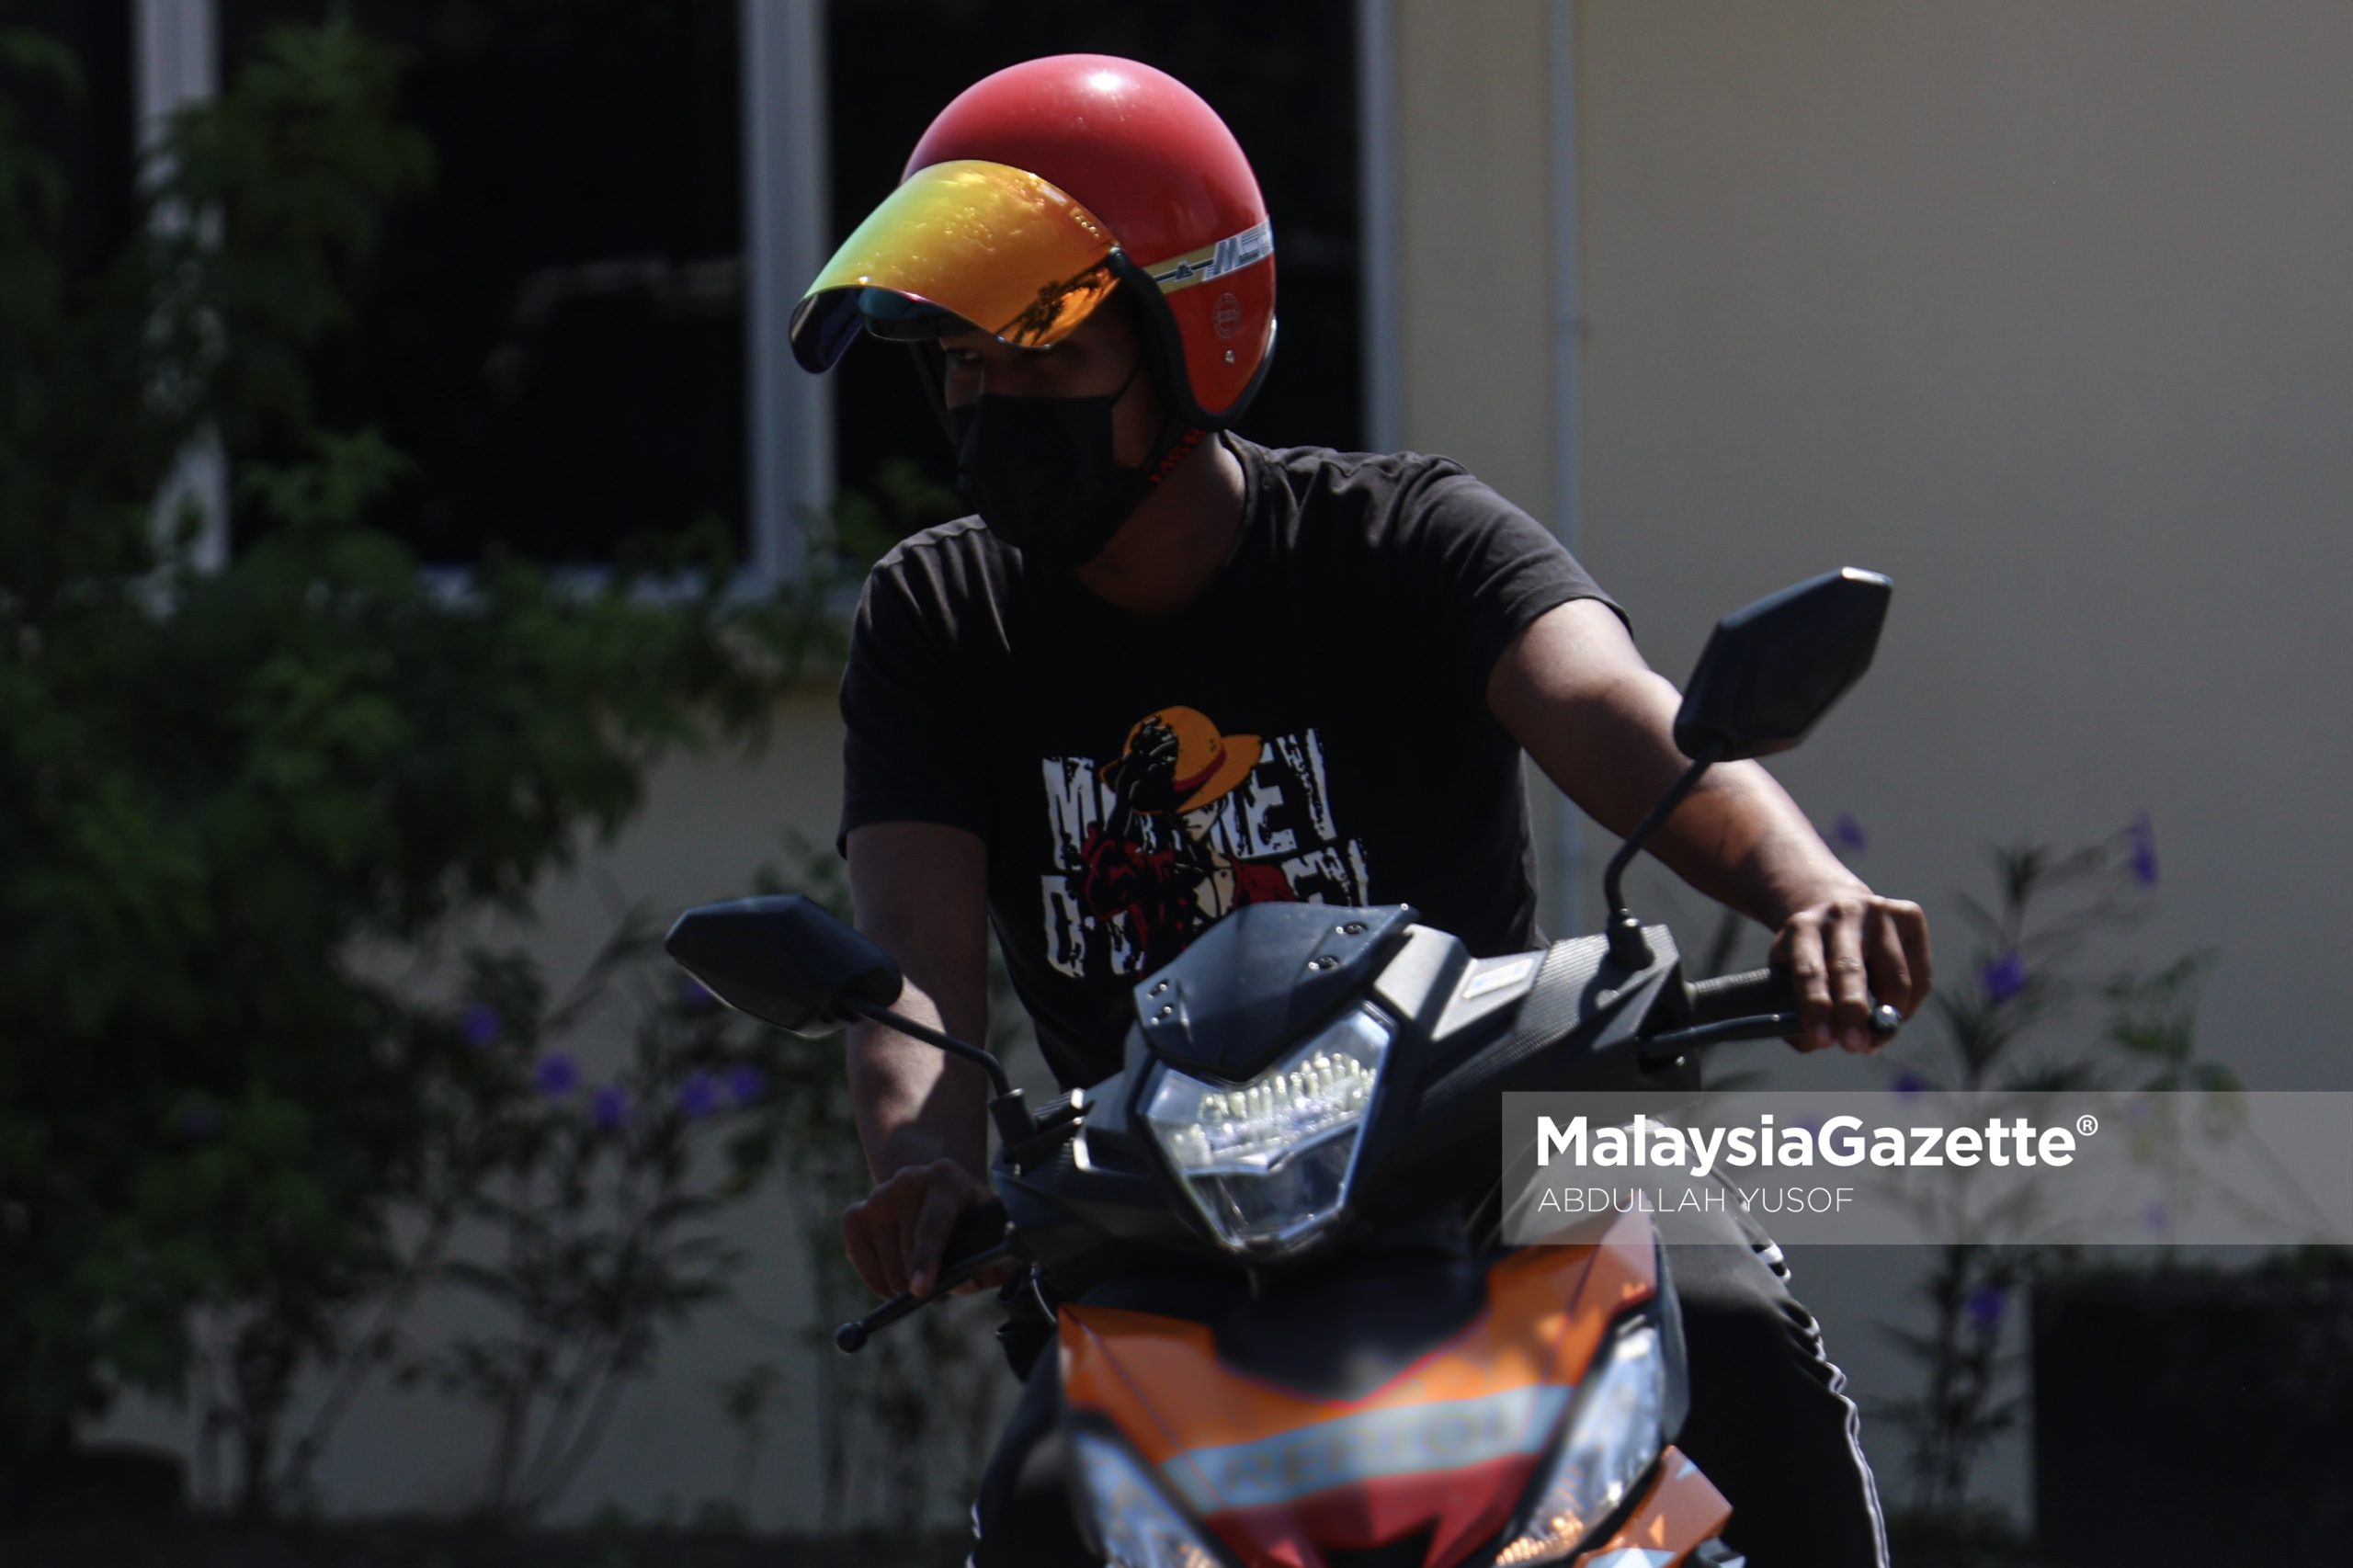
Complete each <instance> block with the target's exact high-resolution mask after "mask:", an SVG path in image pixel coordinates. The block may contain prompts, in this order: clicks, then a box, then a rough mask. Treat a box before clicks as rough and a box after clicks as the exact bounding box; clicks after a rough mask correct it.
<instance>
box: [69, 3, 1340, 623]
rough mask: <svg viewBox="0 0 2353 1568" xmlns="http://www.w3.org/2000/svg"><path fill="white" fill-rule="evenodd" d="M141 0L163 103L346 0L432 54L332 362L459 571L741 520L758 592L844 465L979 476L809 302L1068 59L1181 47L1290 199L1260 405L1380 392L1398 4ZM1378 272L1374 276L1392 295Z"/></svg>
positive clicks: (1250, 418)
mask: <svg viewBox="0 0 2353 1568" xmlns="http://www.w3.org/2000/svg"><path fill="white" fill-rule="evenodd" d="M131 7H132V14H133V16H134V17H136V18H137V23H136V26H137V28H138V29H139V30H140V31H141V34H142V37H141V41H140V42H139V44H138V46H137V50H136V53H137V55H138V59H139V70H140V74H141V77H140V82H139V83H138V84H137V86H138V93H139V101H140V102H141V103H142V105H143V106H145V109H146V111H147V112H151V113H152V112H154V111H156V110H158V109H159V108H162V107H167V106H168V105H169V104H170V103H172V102H175V101H178V99H180V98H183V97H187V96H190V95H193V94H200V93H203V92H207V91H210V90H212V89H213V85H214V83H215V82H216V81H217V80H219V79H224V78H226V77H228V76H230V75H232V74H233V73H234V72H235V70H236V69H237V66H238V64H239V63H240V62H241V61H242V60H243V59H244V58H245V57H246V56H247V55H248V54H249V52H250V51H251V50H252V48H253V46H254V44H255V42H256V40H257V39H258V37H259V36H260V35H261V34H262V33H263V32H264V31H265V30H266V29H267V28H269V27H271V26H273V25H275V24H278V23H280V22H289V21H292V22H315V21H318V20H320V19H322V18H324V17H326V16H328V15H329V14H331V13H335V12H340V13H341V14H344V15H347V16H348V17H351V18H352V19H353V20H354V21H355V23H356V24H357V25H358V27H359V28H361V29H362V30H364V31H366V32H368V33H369V34H370V35H372V36H375V37H378V38H381V39H384V40H388V41H391V42H392V43H394V44H396V45H399V46H401V47H402V48H404V49H405V50H407V51H409V53H410V55H411V63H410V67H409V72H408V74H407V76H406V78H405V87H404V108H405V111H406V113H407V115H408V117H409V118H410V119H411V121H412V122H413V123H414V124H415V125H416V126H417V127H418V128H419V129H421V130H422V131H425V133H426V136H427V137H428V138H429V139H430V141H431V142H432V143H433V145H434V147H435V149H436V152H437V154H438V163H439V171H438V183H437V187H436V189H435V190H434V191H433V192H432V193H431V195H430V196H429V197H428V198H426V199H425V200H423V201H422V202H420V203H417V204H415V205H414V206H413V207H412V208H411V209H409V210H406V211H405V212H404V213H402V214H400V215H399V216H398V218H397V220H396V222H395V223H394V225H393V227H392V232H391V233H390V234H389V236H388V240H387V243H386V245H385V247H384V250H383V253H382V255H381V257H380V258H379V261H378V263H377V265H376V266H375V267H374V268H373V270H372V272H371V274H370V276H369V278H366V279H364V280H363V284H362V288H363V298H362V299H361V300H360V301H358V324H357V326H356V328H355V329H354V330H352V331H351V332H350V333H349V334H347V335H346V336H345V337H344V339H343V340H341V341H340V342H338V343H337V344H336V345H335V347H334V348H333V349H332V351H331V352H330V353H329V354H328V355H327V356H326V357H325V361H324V367H323V374H324V386H323V388H322V398H321V413H322V416H323V417H324V419H325V420H326V421H327V422H328V423H330V424H331V425H333V426H336V427H354V426H361V425H366V424H371V423H372V424H375V425H377V426H381V428H382V429H383V430H384V432H385V433H386V435H387V437H388V438H390V439H391V440H392V443H393V444H394V445H396V446H397V447H399V448H400V449H402V450H403V451H404V452H405V453H407V454H408V455H409V456H410V457H411V458H412V459H414V460H415V461H416V462H417V463H418V465H419V467H420V470H421V472H422V474H423V476H424V483H420V484H418V485H417V486H416V488H415V493H414V497H413V505H411V506H408V507H406V508H404V509H402V511H401V515H400V516H399V517H397V518H396V520H394V521H393V523H392V526H393V527H394V528H396V530H397V531H399V532H400V533H401V534H402V536H403V537H404V539H406V540H408V541H409V542H410V543H411V545H412V546H414V547H415V549H416V551H418V553H419V555H420V557H421V558H422V559H423V560H424V561H426V562H427V563H428V564H431V565H437V566H444V567H463V566H465V565H467V564H469V563H471V562H473V561H474V560H476V559H477V558H478V557H479V556H480V554H481V552H482V551H483V549H484V548H485V547H486V546H487V545H489V544H490V543H492V542H493V541H497V542H500V543H503V544H504V545H505V546H506V547H508V548H510V549H513V550H515V551H519V552H521V553H525V554H528V555H529V556H531V557H534V558H536V559H539V560H541V561H545V562H551V563H559V564H578V565H589V566H594V565H596V564H598V563H601V562H608V561H609V560H610V559H611V556H612V551H613V550H614V548H615V546H616V545H617V543H618V542H619V541H620V540H623V539H624V538H627V537H629V536H630V535H631V534H635V533H640V532H646V531H654V532H662V531H669V530H675V529H678V528H687V527H689V526H692V525H694V524H696V523H697V522H699V521H701V520H702V519H705V518H717V519H719V520H721V521H722V523H724V524H725V525H726V526H727V528H729V529H730V530H731V532H732V533H733V537H734V538H735V539H736V540H737V541H738V543H739V545H740V546H741V548H742V550H743V551H744V554H745V559H746V561H747V562H748V563H749V566H750V569H751V570H750V577H751V579H752V580H753V582H755V583H757V582H760V581H764V580H772V579H773V578H774V577H775V576H776V575H778V574H789V573H790V572H791V571H792V570H793V569H794V564H795V562H797V561H798V559H799V551H800V549H801V544H800V540H801V528H802V523H803V521H804V520H805V519H806V517H808V516H809V515H810V514H811V512H812V511H813V510H814V509H817V508H820V507H823V506H825V505H827V504H828V502H829V501H830V498H831V496H832V495H833V494H834V492H835V481H836V477H837V476H838V479H839V481H840V483H843V484H846V485H849V486H856V487H859V488H870V487H872V486H873V484H874V483H875V479H876V476H877V474H878V473H879V472H881V469H882V467H883V465H884V464H885V463H886V462H887V461H889V460H893V459H898V460H911V461H913V462H915V463H916V464H917V465H919V466H920V467H921V468H922V469H923V470H925V471H926V472H928V473H929V474H930V476H931V477H933V478H934V479H936V480H939V481H942V482H945V481H947V480H949V478H951V477H952V465H951V460H950V456H949V451H948V449H947V445H946V442H945V440H944V439H943V438H942V437H941V436H940V434H939V432H938V428H937V426H936V425H935V424H934V423H933V420H932V418H931V415H930V414H929V411H928V409H927V407H926V404H925V402H924V400H923V398H922V396H921V394H920V392H918V390H917V389H916V387H915V384H914V381H913V378H912V376H911V375H910V374H909V373H908V370H907V368H906V366H905V365H904V362H903V357H901V356H897V355H892V354H878V353H874V352H866V353H860V354H854V355H852V356H850V357H849V358H848V360H847V361H846V362H845V364H844V365H843V366H842V367H841V368H840V369H838V370H836V371H835V373H834V374H833V375H832V376H830V377H826V378H823V379H820V378H813V377H809V376H805V375H803V374H802V373H801V370H800V369H799V368H798V367H797V366H796V365H794V364H793V363H792V360H791V357H790V351H789V348H788V347H787V345H786V342H785V338H784V324H785V320H786V318H787V317H788V316H789V314H790V310H791V307H792V305H793V304H794V302H795V301H797V300H798V298H799V295H800V290H801V287H802V286H803V285H804V284H805V282H806V281H807V279H808V278H810V277H812V276H813V274H814V273H815V271H816V268H817V267H818V266H819V265H820V264H821V263H822V262H823V260H824V257H825V256H827V255H829V254H830V253H831V251H832V249H833V247H834V245H835V244H836V243H838V241H839V240H840V239H841V238H842V237H843V236H844V235H845V234H847V233H848V232H849V229H850V228H851V227H852V226H854V225H855V224H856V222H858V220H859V219H860V218H862V217H863V216H864V215H865V213H866V211H867V210H870V208H871V207H872V205H873V204H874V203H875V202H876V201H878V200H880V199H881V197H882V195H883V194H884V193H886V192H887V191H888V190H889V189H890V188H891V187H892V185H893V184H894V183H895V182H896V180H897V178H898V174H899V170H900V167H901V165H902V164H903V163H904V159H905V157H906V154H907V153H908V151H909V150H910V149H911V148H912V147H913V146H914V145H915V140H916V138H917V137H918V136H919V135H920V134H921V132H922V130H923V128H924V126H925V125H926V123H927V122H928V121H929V119H930V118H931V117H932V115H934V114H935V113H937V112H938V109H939V108H941V107H942V106H943V105H945V104H946V103H947V102H948V100H949V98H951V97H954V96H955V94H956V93H957V92H959V91H961V89H962V88H963V87H965V86H967V85H970V84H971V83H972V81H974V80H975V79H977V78H978V77H979V76H980V75H982V74H984V73H986V72H988V71H990V70H994V69H996V68H998V67H1000V66H1003V65H1006V64H1010V63H1013V62H1016V61H1018V60H1022V59H1027V58H1030V57H1032V56H1035V55H1040V54H1048V53H1053V52H1058V51H1074V50H1078V51H1100V52H1107V53H1114V54H1123V55H1128V56H1130V57H1132V58H1135V59H1139V60H1142V61H1145V62H1150V63H1152V64H1154V65H1156V66H1159V67H1160V68H1161V69H1163V70H1165V71H1168V72H1169V73H1171V74H1174V75H1176V77H1178V78H1179V79H1180V80H1183V81H1185V82H1187V83H1188V84H1189V85H1192V86H1193V87H1194V88H1195V89H1196V90H1197V91H1199V92H1200V93H1201V95H1202V96H1203V97H1205V98H1207V99H1208V100H1209V101H1210V103H1211V105H1212V106H1213V107H1214V108H1217V109H1218V111H1219V112H1220V113H1221V114H1222V115H1223V116H1224V117H1225V118H1226V119H1227V120H1228V122H1229V123H1230V124H1231V125H1232V126H1233V130H1234V132H1235V134H1236V135H1237V136H1238V137H1239V138H1240V139H1241V141H1242V142H1243V145H1244V146H1245V149H1246V150H1247V151H1248V152H1249V153H1250V156H1251V158H1252V161H1253V163H1254V165H1256V170H1257V173H1258V176H1259V180H1260V184H1261V185H1262V186H1263V187H1264V188H1265V190H1266V194H1267V203H1268V206H1269V208H1270V210H1272V213H1273V215H1274V222H1275V232H1276V236H1277V246H1278V256H1279V261H1278V266H1279V268H1280V282H1281V294H1280V303H1279V313H1280V318H1281V321H1282V338H1281V344H1280V349H1279V354H1278V356H1277V363H1276V365H1275V367H1274V369H1273V370H1272V371H1271V372H1270V373H1269V375H1268V377H1267V382H1266V384H1265V386H1264V387H1263V388H1262V390H1261V392H1260V393H1259V395H1258V398H1257V400H1256V403H1254V404H1253V405H1252V408H1251V411H1250V413H1249V414H1248V415H1246V416H1245V419H1244V421H1243V424H1242V429H1243V431H1244V432H1245V434H1247V435H1249V436H1251V437H1254V438H1256V439H1258V440H1262V441H1266V442H1268V443H1270V444H1276V445H1281V444H1287V443H1291V442H1316V443H1323V444H1328V445H1333V446H1339V447H1348V446H1356V445H1360V444H1362V442H1363V440H1364V439H1365V434H1366V431H1367V428H1368V423H1369V421H1377V420H1378V418H1379V414H1378V410H1377V409H1376V410H1373V411H1370V412H1369V411H1368V409H1367V407H1366V406H1365V404H1366V402H1367V397H1368V394H1367V393H1366V392H1364V391H1363V390H1362V386H1363V382H1364V381H1365V379H1366V377H1367V376H1368V374H1370V376H1371V377H1372V379H1373V380H1374V381H1375V382H1376V383H1378V382H1379V381H1380V376H1381V368H1382V365H1383V364H1384V363H1385V361H1384V360H1383V358H1382V357H1381V355H1380V354H1379V353H1378V352H1373V353H1371V354H1370V355H1368V353H1367V352H1366V346H1365V340H1364V338H1363V335H1362V333H1361V330H1360V320H1361V316H1362V312H1363V310H1364V307H1365V301H1366V300H1367V298H1368V295H1367V284H1366V278H1367V277H1368V276H1369V275H1377V274H1378V270H1379V269H1378V267H1371V266H1370V265H1369V264H1368V262H1367V259H1366V258H1367V256H1368V247H1369V244H1370V242H1369V241H1368V240H1367V239H1366V238H1365V236H1364V230H1365V226H1366V222H1367V217H1368V215H1367V214H1365V213H1363V212H1362V211H1360V207H1361V204H1362V191H1363V188H1364V166H1365V165H1364V157H1363V153H1364V152H1365V151H1366V149H1365V148H1364V147H1362V146H1360V141H1361V138H1360V132H1359V124H1358V119H1359V113H1360V108H1362V106H1361V105H1360V104H1359V67H1360V65H1361V63H1362V62H1360V61H1359V59H1358V50H1359V44H1360V43H1363V44H1365V45H1367V46H1368V47H1370V46H1372V45H1375V44H1377V43H1378V41H1379V40H1378V38H1377V36H1376V35H1377V34H1378V33H1379V32H1380V29H1379V28H1377V27H1372V28H1366V27H1360V26H1359V20H1358V18H1359V17H1360V16H1372V17H1378V16H1379V15H1381V4H1380V0H1302V3H1300V4H1297V5H1290V6H1264V5H1253V4H1246V3H1244V0H1201V3H1200V4H1198V5H1195V6H1190V7H1185V8H1180V9H1178V10H1176V11H1173V12H1163V11H1154V10H1148V9H1146V8H1143V7H1133V6H1101V5H1099V4H1092V3H1090V4H1078V3H1075V0H831V3H830V4H828V3H826V0H736V3H735V4H733V5H730V4H726V3H724V0H696V3H693V4H677V3H673V0H434V3H433V4H429V5H428V4H421V3H418V0H131ZM45 8H53V9H55V10H57V11H59V12H60V13H61V14H71V15H73V16H75V17H80V16H82V15H83V14H84V13H85V10H86V11H88V12H91V13H95V12H97V11H99V10H101V9H108V7H102V6H76V5H71V4H68V3H67V0H51V6H49V7H45ZM91 25H93V26H95V25H96V24H95V23H93V24H91ZM117 25H118V26H119V25H120V24H119V21H118V24H117ZM216 49H217V53H218V62H219V63H218V67H217V69H216V68H215V65H214V51H216ZM85 58H86V57H85ZM1368 58H1370V57H1368ZM1374 107H1375V108H1376V109H1378V108H1379V106H1378V105H1377V104H1376V105H1375V106H1374ZM1368 123H1370V124H1372V125H1373V126H1374V127H1375V129H1376V130H1377V127H1378V121H1377V120H1375V121H1370V122H1368ZM1370 218H1371V221H1373V222H1379V221H1380V220H1379V214H1377V213H1375V214H1371V215H1370ZM1371 259H1372V260H1376V261H1377V259H1378V257H1377V256H1372V258H1371ZM1379 293H1380V289H1379V284H1378V280H1377V276H1375V281H1374V283H1373V285H1372V294H1373V296H1375V299H1374V304H1375V308H1376V309H1377V308H1378V307H1379V301H1378V295H1379ZM1371 395H1372V396H1373V397H1374V398H1375V400H1376V401H1377V397H1378V394H1377V392H1376V393H1374V394H1371ZM214 464H215V467H216V469H217V466H218V459H217V454H216V455H215V458H214ZM213 488H214V492H215V493H216V494H218V493H219V492H220V491H221V490H222V488H223V486H222V482H221V480H220V478H219V475H218V474H217V472H216V474H215V475H214V478H213ZM922 520H923V521H929V520H931V519H922Z"/></svg>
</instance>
